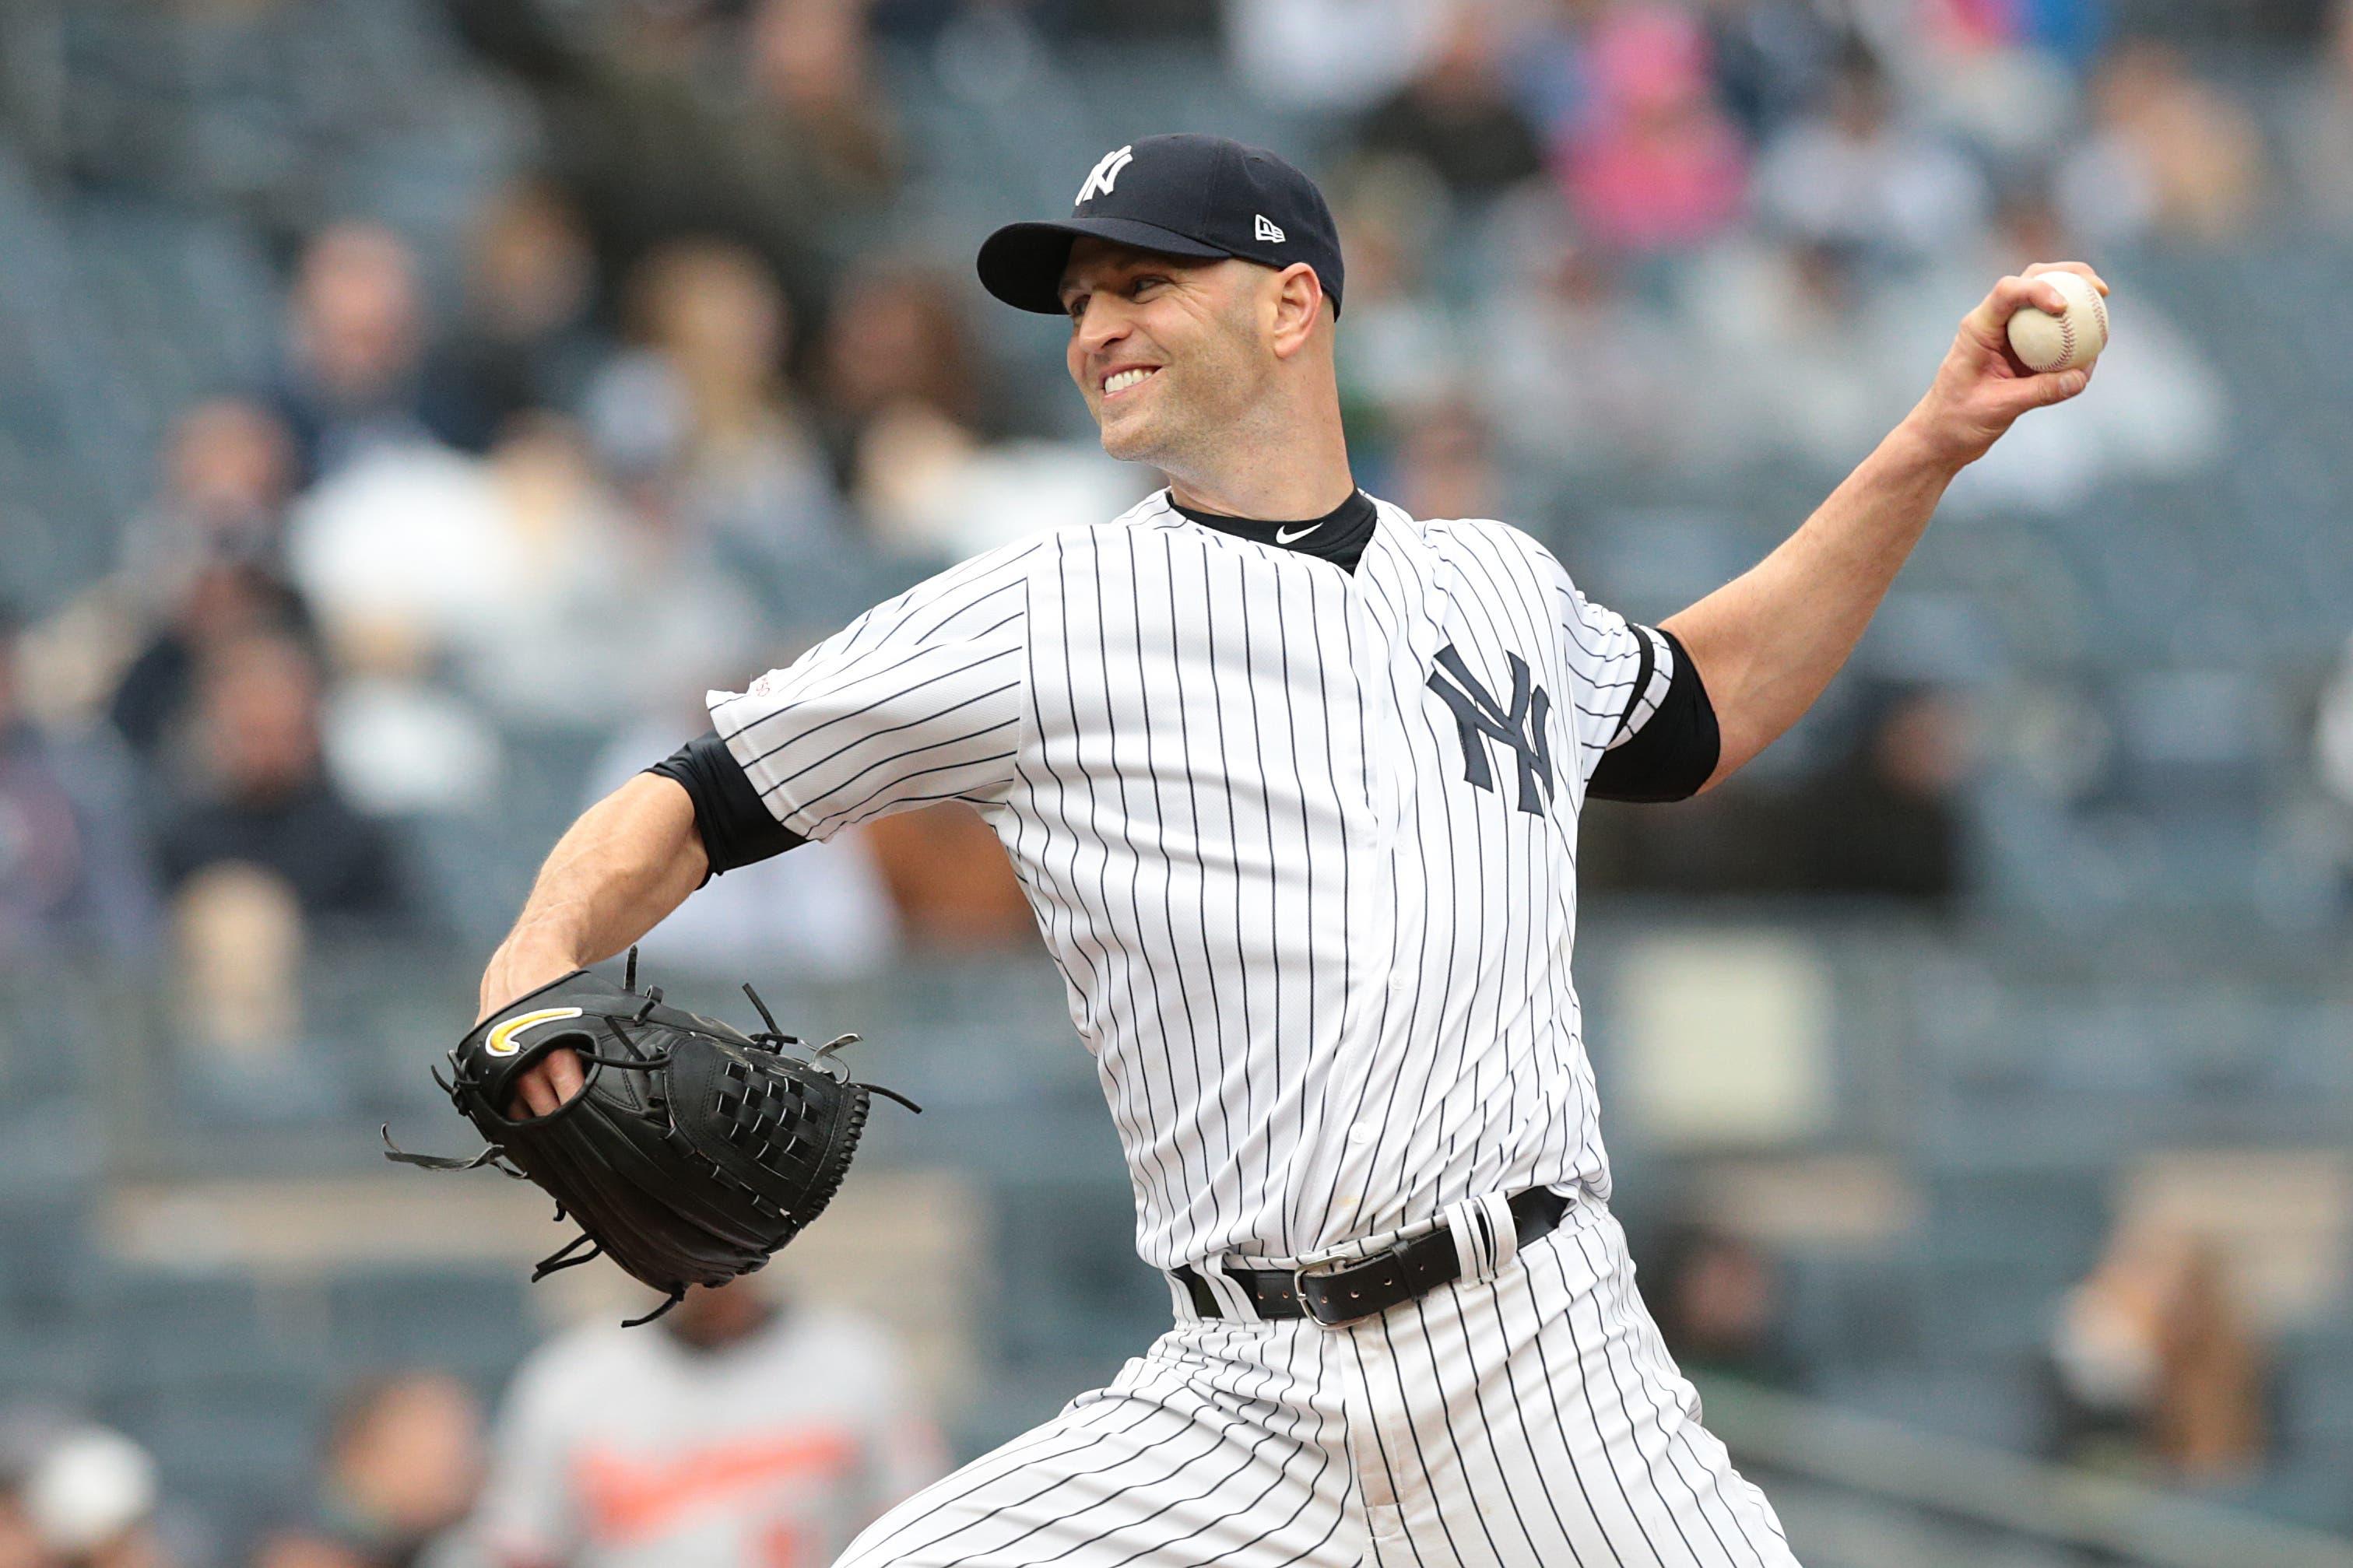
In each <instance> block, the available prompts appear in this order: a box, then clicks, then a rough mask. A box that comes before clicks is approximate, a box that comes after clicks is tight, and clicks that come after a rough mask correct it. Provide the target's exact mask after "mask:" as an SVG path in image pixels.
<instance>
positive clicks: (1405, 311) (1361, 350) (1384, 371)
mask: <svg viewBox="0 0 2353 1568" xmlns="http://www.w3.org/2000/svg"><path fill="white" fill-rule="evenodd" d="M1331 200H1332V206H1333V214H1334V216H1335V218H1336V219H1337V221H1338V224H1339V230H1340V237H1341V244H1342V246H1343V247H1344V248H1345V252H1346V255H1347V258H1348V314H1347V319H1346V321H1345V323H1344V324H1343V325H1342V327H1341V329H1340V335H1339V340H1338V353H1339V374H1340V396H1341V402H1342V406H1343V407H1344V409H1345V412H1346V417H1347V421H1348V440H1349V444H1350V447H1351V449H1352V450H1358V451H1361V452H1362V453H1363V455H1364V456H1365V457H1366V458H1371V459H1377V458H1379V457H1380V456H1381V455H1382V454H1383V453H1385V452H1386V450H1387V449H1388V446H1389V444H1390V443H1391V442H1392V441H1393V440H1394V439H1395V432H1394V431H1393V429H1392V428H1391V426H1392V425H1393V424H1394V422H1395V421H1396V419H1397V417H1398V415H1399V413H1400V411H1401V410H1402V409H1404V408H1406V407H1409V406H1410V405H1416V404H1421V403H1428V402H1432V401H1435V400H1436V399H1438V398H1440V397H1443V396H1445V395H1447V393H1448V391H1449V389H1450V388H1451V387H1452V386H1454V385H1455V384H1458V383H1459V382H1461V381H1463V380H1464V379H1466V378H1467V377H1468V376H1469V374H1470V372H1471V365H1470V364H1469V363H1467V362H1466V357H1465V348H1466V345H1463V344H1461V343H1459V342H1457V341H1456V338H1457V333H1456V331H1455V327H1454V324H1453V322H1452V321H1451V320H1450V319H1449V318H1448V315H1447V313H1446V311H1445V310H1444V309H1443V308H1442V307H1441V306H1440V303H1439V301H1438V300H1436V299H1435V298H1434V297H1433V294H1432V290H1431V284H1430V271H1431V269H1432V268H1431V263H1432V260H1433V251H1434V249H1435V247H1437V246H1438V245H1439V244H1440V241H1441V240H1442V239H1443V237H1444V236H1445V233H1446V229H1447V219H1446V213H1447V201H1446V192H1445V191H1444V189H1443V188H1442V187H1441V186H1440V184H1439V183H1438V176H1437V175H1436V174H1432V173H1431V172H1430V169H1429V167H1428V166H1427V165H1425V164H1422V163H1417V162H1415V161H1413V160H1411V159H1407V158H1382V159H1370V160H1366V161H1364V162H1360V163H1356V164H1354V165H1352V166H1351V167H1350V168H1349V169H1348V170H1347V171H1346V173H1345V174H1344V175H1343V176H1342V178H1341V179H1339V180H1338V181H1336V182H1335V184H1334V185H1333V188H1332V191H1331Z"/></svg>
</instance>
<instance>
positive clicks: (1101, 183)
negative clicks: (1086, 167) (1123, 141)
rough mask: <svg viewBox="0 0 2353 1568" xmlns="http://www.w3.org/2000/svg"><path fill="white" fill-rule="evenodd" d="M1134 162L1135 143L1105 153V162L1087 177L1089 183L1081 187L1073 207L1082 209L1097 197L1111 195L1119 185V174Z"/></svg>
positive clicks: (1073, 201)
mask: <svg viewBox="0 0 2353 1568" xmlns="http://www.w3.org/2000/svg"><path fill="white" fill-rule="evenodd" d="M1134 162H1135V148H1134V144H1133V143H1131V144H1130V145H1128V146H1125V147H1122V148H1120V149H1119V150H1118V151H1117V152H1114V153H1104V154H1103V162H1101V163H1097V164H1096V165H1095V166H1094V172H1093V173H1092V174H1089V175H1088V176H1087V183H1086V184H1083V185H1081V186H1080V187H1079V194H1078V195H1077V196H1076V197H1074V198H1073V199H1072V200H1071V205H1072V206H1074V207H1082V206H1084V205H1087V204H1088V203H1089V202H1091V201H1092V200H1094V199H1095V198H1096V197H1097V196H1107V195H1111V190H1112V187H1113V185H1116V184H1119V172H1120V171H1121V170H1122V169H1124V168H1126V167H1127V166H1128V165H1129V164H1130V163H1134Z"/></svg>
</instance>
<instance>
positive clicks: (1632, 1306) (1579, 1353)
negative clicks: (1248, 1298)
mask: <svg viewBox="0 0 2353 1568" xmlns="http://www.w3.org/2000/svg"><path fill="white" fill-rule="evenodd" d="M1502 1246H1503V1247H1504V1248H1505V1249H1506V1251H1505V1253H1504V1255H1503V1256H1499V1257H1495V1258H1488V1259H1484V1260H1480V1261H1482V1263H1483V1264H1484V1267H1482V1268H1481V1269H1480V1271H1479V1272H1480V1274H1482V1275H1483V1276H1484V1277H1483V1278H1466V1279H1460V1280H1457V1281H1455V1282H1454V1283H1452V1284H1450V1285H1445V1286H1441V1287H1440V1288H1439V1289H1436V1290H1433V1291H1431V1292H1430V1293H1429V1294H1428V1295H1426V1296H1423V1297H1421V1298H1419V1300H1414V1301H1411V1302H1408V1303H1407V1304H1405V1305H1403V1306H1400V1307H1397V1308H1394V1309H1392V1310H1389V1311H1388V1312H1386V1313H1383V1314H1381V1315H1380V1316H1378V1317H1375V1318H1369V1319H1366V1320H1363V1321H1358V1322H1356V1323H1354V1324H1351V1325H1348V1326H1346V1327H1345V1328H1339V1329H1326V1328H1324V1327H1321V1326H1319V1325H1318V1324H1316V1323H1314V1322H1312V1321H1305V1320H1292V1321H1272V1322H1269V1321H1250V1320H1247V1319H1243V1320H1242V1321H1236V1320H1235V1319H1219V1320H1206V1321H1205V1320H1203V1319H1200V1318H1199V1317H1198V1316H1196V1315H1194V1314H1193V1312H1192V1311H1191V1310H1190V1307H1189V1305H1188V1304H1187V1303H1185V1302H1184V1301H1183V1300H1181V1298H1182V1296H1183V1294H1184V1293H1183V1292H1182V1291H1181V1290H1178V1291H1176V1295H1177V1296H1178V1297H1179V1298H1180V1300H1179V1303H1178V1320H1179V1321H1178V1322H1177V1324H1176V1327H1175V1328H1174V1329H1172V1330H1171V1331H1169V1332H1168V1333H1166V1334H1165V1335H1163V1336H1162V1337H1161V1338H1160V1339H1159V1340H1158V1341H1157V1342H1155V1344H1154V1345H1153V1346H1152V1348H1151V1349H1150V1350H1148V1351H1146V1352H1145V1353H1144V1354H1143V1355H1141V1356H1139V1357H1137V1358H1135V1359H1134V1360H1133V1361H1130V1362H1129V1363H1127V1365H1126V1366H1125V1367H1124V1369H1123V1370H1122V1371H1121V1373H1120V1374H1119V1376H1118V1377H1117V1378H1115V1379H1114V1380H1113V1382H1112V1384H1111V1385H1110V1386H1109V1387H1107V1388H1103V1389H1098V1390H1096V1391H1094V1392H1093V1393H1091V1394H1082V1395H1081V1396H1080V1397H1079V1398H1077V1399H1075V1400H1073V1401H1071V1404H1070V1405H1067V1406H1065V1407H1064V1408H1063V1410H1062V1412H1061V1414H1060V1415H1057V1416H1055V1417H1054V1419H1052V1420H1051V1421H1049V1422H1047V1423H1046V1424H1045V1425H1044V1426H1039V1427H1038V1428H1037V1429H1036V1430H1034V1431H1031V1432H1029V1433H1028V1434H1026V1435H1024V1436H1020V1437H1018V1438H1016V1439H1014V1440H1013V1441H1012V1442H1010V1443H1008V1444H1006V1445H1005V1446H1004V1447H1001V1448H998V1449H997V1450H996V1451H995V1452H993V1453H990V1454H987V1455H985V1456H983V1457H982V1458H978V1459H976V1460H975V1461H973V1462H972V1463H971V1464H969V1465H966V1466H965V1468H962V1469H960V1470H958V1471H956V1472H955V1474H954V1475H951V1476H949V1477H948V1478H947V1479H945V1480H943V1481H941V1482H939V1483H938V1484H936V1485H934V1486H933V1487H930V1488H928V1489H925V1490H923V1491H922V1492H919V1493H917V1494H916V1495H915V1496H914V1497H913V1498H911V1499H909V1500H907V1501H906V1502H904V1503H902V1504H901V1505H900V1506H899V1507H898V1508H896V1509H894V1510H892V1511H891V1512H890V1513H888V1514H886V1515H884V1516H883V1517H882V1518H881V1520H879V1521H876V1522H875V1523H874V1524H873V1525H872V1526H871V1528H870V1529H868V1530H867V1531H865V1532H864V1533H863V1534H862V1535H860V1537H859V1539H858V1540H857V1541H856V1542H853V1543H852V1544H851V1546H850V1548H849V1552H847V1553H846V1554H845V1555H844V1556H843V1557H842V1558H841V1560H840V1563H839V1564H838V1565H837V1568H882V1565H883V1564H895V1565H899V1568H1040V1565H1043V1564H1058V1565H1063V1568H1179V1565H1185V1568H1192V1565H1197V1564H1198V1565H1201V1568H1208V1564H1217V1565H1218V1568H1365V1565H1374V1564H1377V1565H1378V1568H1406V1565H1409V1568H1620V1565H1622V1568H1796V1563H1797V1560H1796V1559H1795V1558H1794V1557H1793V1556H1791V1555H1790V1552H1789V1548H1788V1542H1787V1541H1786V1539H1785V1538H1784V1536H1783V1533H1782V1531H1781V1526H1780V1521H1778V1519H1777V1518H1776V1517H1775V1516H1774V1513H1773V1510H1772V1508H1771V1506H1770V1505H1769V1504H1767V1502H1766V1500H1765V1497H1764V1494H1763V1493H1762V1492H1760V1491H1758V1490H1757V1488H1756V1487H1754V1486H1752V1485H1751V1484H1750V1483H1748V1482H1747V1481H1746V1480H1744V1479H1741V1477H1740V1476H1739V1475H1738V1473H1737V1472H1736V1471H1735V1470H1734V1469H1733V1468H1732V1464H1731V1460H1730V1458H1728V1457H1727V1456H1726V1455H1725V1449H1724V1445H1723V1444H1721V1443H1719V1442H1717V1441H1716V1440H1715V1438H1714V1437H1713V1436H1709V1435H1708V1434H1707V1432H1706V1431H1704V1429H1703V1428H1702V1427H1701V1426H1700V1424H1699V1398H1698V1395H1697V1394H1694V1392H1693V1389H1692V1386H1691V1384H1689V1383H1687V1382H1685V1381H1684V1379H1683V1376H1682V1375H1681V1374H1680V1373H1677V1372H1676V1370H1675V1367H1674V1363H1673V1362H1672V1360H1671V1359H1670V1358H1669V1357H1668V1354H1667V1351H1666V1347H1665V1345H1664V1344H1663V1343H1662V1342H1661V1341H1660V1338H1659V1332H1658V1329H1657V1327H1656V1326H1655V1325H1654V1324H1653V1323H1652V1322H1651V1316H1650V1313H1649V1312H1648V1311H1647V1310H1645V1309H1644V1308H1643V1306H1642V1303H1641V1298H1640V1297H1639V1296H1637V1295H1636V1293H1635V1290H1634V1279H1633V1265H1632V1263H1631V1261H1630V1259H1629V1258H1628V1257H1627V1254H1626V1242H1625V1234H1624V1232H1623V1231H1621V1230H1620V1228H1619V1226H1618V1222H1617V1220H1616V1219H1615V1218H1614V1217H1613V1216H1611V1215H1610V1214H1609V1211H1608V1209H1607V1208H1606V1207H1605V1206H1603V1205H1601V1204H1599V1203H1597V1202H1594V1201H1592V1200H1590V1199H1581V1200H1580V1201H1579V1202H1577V1204H1576V1205H1572V1206H1571V1208H1570V1210H1569V1212H1568V1214H1567V1216H1566V1217H1564V1218H1563V1220H1562V1222H1561V1224H1560V1226H1559V1228H1557V1229H1556V1230H1555V1231H1553V1232H1552V1233H1551V1234H1550V1235H1549V1236H1546V1237H1543V1238H1541V1239H1539V1240H1537V1241H1535V1242H1534V1243H1532V1244H1530V1245H1529V1246H1528V1247H1526V1248H1525V1251H1523V1252H1521V1253H1520V1254H1519V1255H1518V1256H1516V1257H1513V1256H1510V1255H1509V1253H1508V1248H1509V1247H1510V1243H1509V1241H1508V1239H1506V1240H1504V1242H1503V1243H1502ZM1212 1279H1213V1289H1215V1292H1216V1294H1217V1295H1218V1296H1219V1300H1220V1301H1221V1303H1225V1304H1227V1305H1228V1308H1229V1310H1235V1311H1237V1312H1238V1313H1240V1312H1246V1311H1247V1307H1246V1305H1245V1304H1244V1303H1243V1300H1242V1297H1241V1293H1240V1291H1239V1290H1238V1289H1235V1288H1234V1287H1232V1286H1231V1285H1229V1284H1227V1283H1226V1282H1224V1281H1222V1280H1215V1279H1214V1274H1212Z"/></svg>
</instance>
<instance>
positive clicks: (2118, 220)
mask: <svg viewBox="0 0 2353 1568" xmlns="http://www.w3.org/2000/svg"><path fill="white" fill-rule="evenodd" d="M2091 103H2092V128H2091V134H2090V135H2089V136H2088V137H2087V138H2085V139H2084V141H2083V142H2081V143H2080V144H2079V146H2078V147H2077V150H2076V151H2075V152H2073V153H2072V154H2070V155H2069V157H2068V158H2067V159H2066V161H2065V162H2064V163H2062V164H2061V166H2060V170H2059V174H2058V187H2057V195H2058V205H2059V206H2060V209H2061V210H2062V211H2064V212H2066V213H2067V214H2069V215H2070V216H2072V217H2073V220H2074V222H2075V224H2076V226H2078V227H2079V228H2081V229H2082V231H2083V232H2084V236H2085V237H2087V238H2089V239H2092V240H2094V241H2096V242H2098V243H2099V244H2102V245H2118V244H2123V243H2126V242H2130V241H2135V240H2139V239H2143V238H2147V237H2152V236H2161V237H2166V238H2171V239H2187V240H2200V241H2213V240H2220V239H2227V238H2230V237H2232V236H2234V235H2237V234H2239V233H2241V232H2242V231H2243V230H2244V229H2245V228H2246V226H2247V225H2248V223H2249V221H2250V220H2251V219H2252V218H2253V216H2254V215H2255V212H2256V210H2257V208H2258V207H2259V206H2260V205H2261V204H2262V202H2263V196H2264V187H2265V184H2266V171H2265V169H2264V157H2263V133H2262V132H2261V131H2260V130H2259V129H2258V127H2257V126H2256V124H2255V121H2254V118H2253V116H2252V115H2250V114H2249V113H2248V112H2247V110H2246V109H2245V107H2244V106H2242V104H2240V103H2238V102H2237V101H2235V100H2232V99H2231V98H2230V97H2228V96H2227V95H2225V94H2224V93H2223V92H2222V91H2221V89H2218V88H2216V87H2214V86H2212V85H2211V84H2209V83H2207V82H2204V81H2201V80H2200V79H2198V78H2197V77H2195V76H2193V75H2192V74H2191V73H2190V70H2189V65H2188V64H2187V62H2185V61H2184V60H2183V58H2182V57H2181V54H2180V51H2179V50H2178V49H2176V48H2175V47H2173V46H2171V45H2169V44H2166V43H2162V42H2159V41H2158V40H2157V39H2154V38H2138V39H2133V40H2131V41H2128V42H2126V43H2123V44H2120V45H2118V46H2117V47H2116V49H2115V51H2114V52H2113V53H2111V54H2110V55H2109V56H2108V58H2106V59H2105V61H2103V62H2102V63H2101V65H2100V68H2099V70H2098V73H2097V74H2096V75H2095V76H2094V78H2093V81H2092V88H2091Z"/></svg>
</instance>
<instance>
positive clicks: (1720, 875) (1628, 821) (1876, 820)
mask: <svg viewBox="0 0 2353 1568" xmlns="http://www.w3.org/2000/svg"><path fill="white" fill-rule="evenodd" d="M1859 707H1860V711H1859V712H1855V713H1852V714H1851V715H1850V717H1849V729H1850V731H1851V734H1852V739H1851V741H1850V742H1848V743H1847V744H1846V745H1844V746H1843V747H1841V748H1840V749H1839V750H1838V751H1837V752H1835V753H1834V754H1833V755H1832V756H1831V758H1830V760H1829V761H1828V762H1827V763H1824V764H1821V765H1818V766H1815V767H1812V768H1806V769H1800V770H1799V771H1797V772H1796V773H1795V775H1794V776H1788V777H1784V778H1781V779H1778V780H1773V779H1768V778H1747V777H1744V778H1741V779H1737V780H1735V781H1734V782H1732V783H1731V784H1726V785H1725V786H1724V787H1723V788H1721V789H1717V790H1714V791H1711V792H1709V794H1708V795H1705V796H1704V797H1703V798H1702V799H1700V800H1697V801H1694V802H1692V803H1690V804H1689V805H1686V806H1684V807H1683V808H1682V809H1680V810H1677V811H1672V812H1655V811H1654V812H1644V811H1639V810H1631V809H1612V810H1606V811H1597V812H1596V813H1594V815H1593V816H1592V819H1591V832H1590V833H1589V835H1588V836H1587V837H1588V838H1589V839H1590V842H1591V846H1592V848H1591V853H1590V856H1589V857H1588V858H1587V859H1585V860H1581V861H1580V865H1581V866H1582V867H1583V868H1584V873H1583V874H1586V875H1588V876H1590V877H1591V878H1592V879H1593V882H1594V885H1595V886H1597V887H1604V886H1625V887H1635V888H1641V889H1648V890H1651V891H1658V892H1673V893H1684V894H1699V895H1707V896H1715V895H1726V896H1732V897H1755V896H1758V895H1784V896H1786V895H1790V894H1799V895H1808V896H1815V895H1830V896H1833V897H1865V898H1886V899H1903V900H1911V901H1912V902H1914V903H1916V904H1918V905H1921V906H1923V907H1925V908H1926V909H1930V910H1934V909H1937V908H1940V907H1944V906H1947V905H1949V904H1951V903H1952V902H1953V901H1954V900H1957V898H1958V897H1959V896H1960V894H1961V893H1962V892H1963V891H1965V867H1966V864H1967V862H1966V861H1965V859H1964V857H1963V855H1962V849H1963V846H1964V839H1963V820H1962V815H1961V800H1962V796H1961V786H1962V784H1963V783H1964V782H1965V781H1966V779H1967V777H1968V773H1969V771H1970V766H1971V761H1972V755H1973V751H1972V747H1973V737H1972V735H1971V733H1970V731H1969V728H1968V721H1967V718H1966V715H1965V714H1964V712H1963V710H1961V709H1960V707H1959V705H1958V703H1957V700H1956V699H1955V698H1954V697H1953V696H1952V695H1951V694H1949V693H1947V692H1945V691H1943V690H1941V689H1936V688H1933V687H1925V686H1897V687H1883V688H1880V689H1875V690H1868V691H1866V692H1865V694H1864V695H1863V696H1862V699H1861V700H1860V703H1859ZM1784 765H1785V767H1786V766H1787V765H1788V764H1787V763H1785V764H1784Z"/></svg>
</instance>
